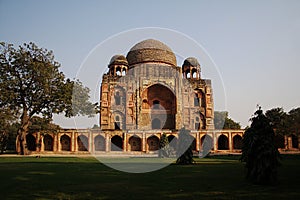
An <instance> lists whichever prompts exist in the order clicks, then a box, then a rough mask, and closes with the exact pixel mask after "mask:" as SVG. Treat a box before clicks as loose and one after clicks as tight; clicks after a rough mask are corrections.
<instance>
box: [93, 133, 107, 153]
mask: <svg viewBox="0 0 300 200" xmlns="http://www.w3.org/2000/svg"><path fill="white" fill-rule="evenodd" d="M94 144H95V151H105V138H104V137H103V136H102V135H97V136H96V137H95V139H94Z"/></svg>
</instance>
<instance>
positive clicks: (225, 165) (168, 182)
mask: <svg viewBox="0 0 300 200" xmlns="http://www.w3.org/2000/svg"><path fill="white" fill-rule="evenodd" d="M145 159H147V158H145ZM121 161H122V159H121V158H120V162H121ZM196 161H197V164H195V165H189V166H179V165H175V164H171V165H169V166H168V167H166V168H163V169H161V170H158V171H155V172H150V173H140V174H130V173H125V172H120V171H117V170H114V169H111V168H108V167H107V166H105V165H103V164H100V163H99V162H98V161H97V160H96V159H95V158H92V157H87V158H72V157H41V158H39V159H37V158H34V157H0V190H1V191H0V199H243V200H244V199H281V200H284V199H300V156H297V155H293V156H287V155H286V156H284V157H283V160H282V166H281V167H280V169H279V181H278V183H277V184H276V185H273V186H258V185H252V184H250V183H248V182H247V181H245V179H244V167H243V164H242V163H240V162H239V161H238V157H235V156H219V157H212V158H205V159H196Z"/></svg>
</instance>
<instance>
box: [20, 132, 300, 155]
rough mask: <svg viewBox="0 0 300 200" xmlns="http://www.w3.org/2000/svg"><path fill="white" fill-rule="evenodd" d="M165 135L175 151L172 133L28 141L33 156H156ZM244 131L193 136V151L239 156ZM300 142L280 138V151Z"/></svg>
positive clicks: (77, 134) (65, 134) (88, 135)
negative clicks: (69, 154) (231, 153)
mask: <svg viewBox="0 0 300 200" xmlns="http://www.w3.org/2000/svg"><path fill="white" fill-rule="evenodd" d="M162 133H166V134H167V136H168V140H169V142H170V146H172V147H173V148H174V149H176V146H177V140H178V139H177V137H178V134H177V133H174V132H170V131H161V132H154V131H153V132H152V133H149V132H139V133H121V132H120V133H119V134H117V135H114V136H112V137H111V135H110V134H109V133H106V132H103V131H100V130H99V131H97V130H82V131H78V130H67V131H64V132H60V133H58V134H40V133H35V134H29V135H27V137H26V140H27V144H28V149H29V150H30V151H32V152H39V153H47V152H56V153H67V152H69V153H71V152H77V153H80V152H81V153H90V152H92V153H97V152H98V153H101V152H118V151H119V152H144V153H147V152H155V151H157V150H159V139H160V137H161V135H162ZM243 133H244V131H243V130H240V131H237V130H234V131H230V130H224V131H201V132H191V136H192V137H194V140H193V142H192V149H193V151H201V150H202V148H203V146H205V147H206V148H209V149H211V152H240V151H241V148H242V143H241V141H242V135H243ZM299 140H300V139H299V138H298V137H296V136H295V135H290V136H285V137H282V136H277V137H276V139H275V143H276V146H277V147H278V148H279V150H299V149H300V142H299Z"/></svg>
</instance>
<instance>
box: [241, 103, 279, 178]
mask: <svg viewBox="0 0 300 200" xmlns="http://www.w3.org/2000/svg"><path fill="white" fill-rule="evenodd" d="M250 120H251V122H252V123H251V126H250V127H249V128H248V129H247V130H246V131H245V134H244V136H243V140H242V141H243V147H242V157H241V161H242V162H245V163H246V168H247V175H246V177H247V179H249V180H250V181H251V182H253V183H255V184H272V183H275V181H276V180H277V168H278V166H279V164H280V163H279V152H278V150H277V148H276V147H275V142H274V137H275V134H274V130H273V128H272V126H271V124H270V121H269V120H268V118H267V117H266V116H265V115H264V113H263V111H262V110H261V107H259V109H258V110H257V111H256V112H255V113H254V117H252V118H251V119H250Z"/></svg>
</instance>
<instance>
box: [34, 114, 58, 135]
mask: <svg viewBox="0 0 300 200" xmlns="http://www.w3.org/2000/svg"><path fill="white" fill-rule="evenodd" d="M60 129H61V128H60V127H59V125H56V124H54V123H52V119H47V118H41V117H39V116H33V117H32V118H31V119H30V123H29V127H28V133H36V132H41V131H42V132H43V133H53V132H58V131H59V130H60Z"/></svg>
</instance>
